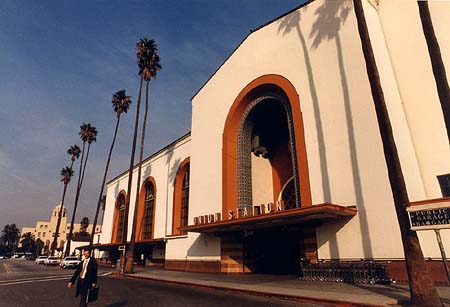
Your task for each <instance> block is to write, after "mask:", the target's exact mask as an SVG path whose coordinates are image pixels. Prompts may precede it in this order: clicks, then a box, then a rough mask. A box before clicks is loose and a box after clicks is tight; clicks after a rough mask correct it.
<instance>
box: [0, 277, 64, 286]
mask: <svg viewBox="0 0 450 307" xmlns="http://www.w3.org/2000/svg"><path fill="white" fill-rule="evenodd" d="M58 277H64V278H68V277H72V275H54V276H43V277H29V278H23V279H11V280H0V285H1V284H3V283H8V282H17V281H33V280H42V279H49V278H58Z"/></svg>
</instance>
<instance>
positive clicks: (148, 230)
mask: <svg viewBox="0 0 450 307" xmlns="http://www.w3.org/2000/svg"><path fill="white" fill-rule="evenodd" d="M154 207H155V188H154V186H153V183H152V182H150V181H148V182H147V183H146V184H145V198H144V215H143V221H142V223H143V225H142V239H143V240H150V239H152V228H153V208H154Z"/></svg>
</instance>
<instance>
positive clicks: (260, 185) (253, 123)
mask: <svg viewBox="0 0 450 307" xmlns="http://www.w3.org/2000/svg"><path fill="white" fill-rule="evenodd" d="M267 90H269V89H267ZM237 142H238V144H237V172H238V175H237V178H238V208H245V207H247V208H249V209H252V207H253V205H259V204H267V203H269V202H274V201H276V200H277V199H278V195H279V194H280V192H281V189H280V187H283V186H285V185H286V184H287V182H288V181H289V180H290V178H293V187H294V199H293V200H294V201H293V202H289V203H287V204H286V205H287V206H286V209H293V208H299V207H300V206H301V196H300V193H299V176H298V169H297V163H296V161H297V154H296V151H295V150H292V149H294V148H295V135H294V126H293V120H292V111H291V107H290V104H289V102H288V99H287V97H286V96H285V95H284V93H283V92H282V91H281V90H280V89H278V88H273V89H271V90H270V92H266V93H265V94H264V95H263V96H260V97H258V98H256V99H255V100H253V101H252V102H251V103H250V104H249V105H248V106H247V108H246V109H245V111H244V114H243V115H242V118H241V121H240V124H239V129H238V137H237Z"/></svg>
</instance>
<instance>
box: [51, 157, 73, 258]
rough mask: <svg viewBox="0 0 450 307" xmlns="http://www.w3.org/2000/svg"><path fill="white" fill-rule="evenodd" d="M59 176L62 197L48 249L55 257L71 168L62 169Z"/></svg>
mask: <svg viewBox="0 0 450 307" xmlns="http://www.w3.org/2000/svg"><path fill="white" fill-rule="evenodd" d="M60 175H61V182H62V183H63V184H64V189H63V195H62V200H61V207H60V210H59V214H58V222H57V223H56V230H55V233H54V236H55V237H54V238H53V242H52V245H51V247H50V250H51V254H52V255H55V250H56V248H57V242H58V236H59V227H60V225H61V218H62V213H63V211H64V199H65V198H66V192H67V185H68V184H69V182H70V179H71V178H72V176H73V170H72V168H70V167H68V166H66V167H65V168H63V169H62V170H61V172H60Z"/></svg>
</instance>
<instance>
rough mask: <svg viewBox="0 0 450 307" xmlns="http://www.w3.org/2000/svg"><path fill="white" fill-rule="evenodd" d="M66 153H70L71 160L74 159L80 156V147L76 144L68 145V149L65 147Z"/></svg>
mask: <svg viewBox="0 0 450 307" xmlns="http://www.w3.org/2000/svg"><path fill="white" fill-rule="evenodd" d="M67 153H68V154H69V155H71V158H70V159H71V160H72V161H75V160H76V159H78V158H79V157H80V153H81V149H80V147H78V145H73V146H70V147H69V149H67Z"/></svg>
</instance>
